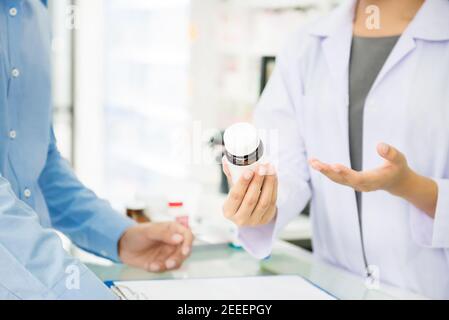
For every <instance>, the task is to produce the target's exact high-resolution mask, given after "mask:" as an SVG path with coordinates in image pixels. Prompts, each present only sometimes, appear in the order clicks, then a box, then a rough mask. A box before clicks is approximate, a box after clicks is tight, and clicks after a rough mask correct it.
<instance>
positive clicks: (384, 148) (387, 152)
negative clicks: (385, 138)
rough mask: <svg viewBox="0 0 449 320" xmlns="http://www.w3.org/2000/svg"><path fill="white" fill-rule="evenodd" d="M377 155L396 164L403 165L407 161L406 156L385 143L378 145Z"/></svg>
mask: <svg viewBox="0 0 449 320" xmlns="http://www.w3.org/2000/svg"><path fill="white" fill-rule="evenodd" d="M377 153H378V154H379V155H380V156H381V157H382V158H384V159H385V160H387V161H390V162H393V163H395V164H402V163H403V162H404V161H405V157H404V155H403V154H402V153H401V152H400V151H399V150H397V149H396V148H394V147H392V146H390V145H388V144H386V143H383V142H382V143H379V144H378V145H377Z"/></svg>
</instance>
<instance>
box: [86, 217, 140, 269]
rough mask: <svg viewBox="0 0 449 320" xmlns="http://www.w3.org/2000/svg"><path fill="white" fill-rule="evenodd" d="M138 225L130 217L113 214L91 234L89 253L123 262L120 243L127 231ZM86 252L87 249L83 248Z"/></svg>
mask: <svg viewBox="0 0 449 320" xmlns="http://www.w3.org/2000/svg"><path fill="white" fill-rule="evenodd" d="M134 225H136V222H135V221H134V220H132V219H130V218H128V217H125V216H122V215H120V214H118V213H117V212H112V213H111V215H110V217H108V218H107V220H106V221H104V223H103V224H102V225H101V226H100V227H101V229H99V228H96V229H95V230H93V232H92V233H91V234H90V237H89V248H87V251H89V252H91V253H93V254H96V255H98V256H101V257H103V258H106V259H109V260H112V261H113V262H118V263H119V262H121V260H120V257H119V253H118V243H119V240H120V238H121V237H122V235H123V233H125V231H126V230H127V229H128V228H130V227H132V226H134ZM83 249H85V250H86V248H83Z"/></svg>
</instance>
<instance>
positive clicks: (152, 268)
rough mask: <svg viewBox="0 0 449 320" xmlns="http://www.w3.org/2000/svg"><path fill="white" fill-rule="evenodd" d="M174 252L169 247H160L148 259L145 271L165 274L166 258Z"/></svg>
mask: <svg viewBox="0 0 449 320" xmlns="http://www.w3.org/2000/svg"><path fill="white" fill-rule="evenodd" d="M173 251H174V248H172V249H171V250H170V247H168V246H159V247H157V248H155V249H154V251H153V252H152V253H151V255H149V256H148V257H147V262H146V264H145V266H144V268H145V270H147V271H149V272H163V271H165V270H166V266H165V261H166V258H167V257H168V256H169V255H170V254H171V253H172V252H173Z"/></svg>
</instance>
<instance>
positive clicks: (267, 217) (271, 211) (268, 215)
mask: <svg viewBox="0 0 449 320" xmlns="http://www.w3.org/2000/svg"><path fill="white" fill-rule="evenodd" d="M277 193H278V178H277V176H276V180H275V182H274V189H273V193H272V195H271V206H270V208H268V210H267V212H265V214H264V216H263V217H262V220H261V221H260V225H266V224H268V223H270V222H271V221H272V220H273V219H274V218H275V216H276V212H277V206H276V205H277Z"/></svg>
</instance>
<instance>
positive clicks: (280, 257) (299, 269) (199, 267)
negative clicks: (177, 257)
mask: <svg viewBox="0 0 449 320" xmlns="http://www.w3.org/2000/svg"><path fill="white" fill-rule="evenodd" d="M86 265H87V266H88V267H89V268H90V269H91V270H92V271H93V272H94V273H95V274H96V275H97V276H98V277H99V278H100V279H101V280H103V281H108V280H125V281H126V280H151V279H186V278H215V277H221V278H222V277H242V276H264V275H275V274H290V275H292V274H295V275H299V276H301V277H303V278H305V279H307V280H309V281H310V282H312V283H314V284H315V285H317V286H318V287H320V288H322V289H323V290H325V291H327V292H329V293H330V294H332V295H334V296H335V297H337V298H338V299H422V298H424V297H422V296H420V295H418V294H414V293H411V292H408V291H405V290H402V289H398V288H395V287H392V286H389V285H386V284H382V283H381V284H380V285H379V286H378V287H376V288H371V289H370V288H369V287H368V286H367V285H366V284H365V279H364V278H363V277H360V276H357V275H354V274H352V273H350V272H347V271H345V270H342V269H340V268H337V267H335V266H332V265H330V264H327V263H325V262H322V261H318V260H317V259H315V258H314V257H313V255H312V254H311V253H310V252H308V251H306V250H304V249H301V248H299V247H296V246H294V245H291V244H289V243H286V242H283V241H278V242H277V243H276V244H275V245H274V248H273V253H272V255H271V257H269V258H268V259H265V260H262V261H260V260H257V259H255V258H253V257H251V256H250V255H249V254H248V253H246V252H245V251H244V250H243V249H238V248H233V247H231V246H229V245H225V244H220V245H196V246H194V248H193V250H192V254H191V256H190V258H189V259H188V260H187V261H186V262H185V263H184V264H183V266H182V267H181V268H180V269H178V270H175V271H168V272H164V273H150V272H146V271H144V270H141V269H137V268H133V267H129V266H126V265H122V264H109V265H102V264H94V263H86Z"/></svg>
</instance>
